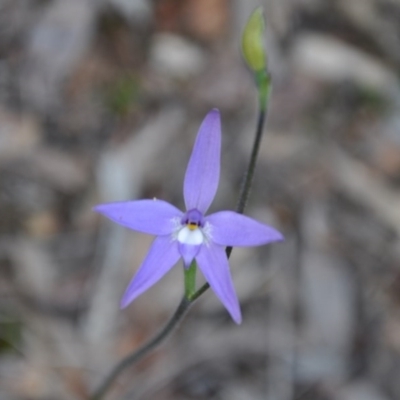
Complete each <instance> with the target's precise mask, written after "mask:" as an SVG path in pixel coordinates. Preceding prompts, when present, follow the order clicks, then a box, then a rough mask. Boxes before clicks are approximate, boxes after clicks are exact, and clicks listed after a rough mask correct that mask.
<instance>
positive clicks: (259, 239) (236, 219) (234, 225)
mask: <svg viewBox="0 0 400 400" xmlns="http://www.w3.org/2000/svg"><path fill="white" fill-rule="evenodd" d="M206 221H207V223H209V224H210V228H211V229H210V231H211V232H210V235H211V240H212V241H213V242H214V243H217V244H219V245H221V246H244V247H245V246H260V245H262V244H266V243H270V242H277V241H281V240H283V236H282V234H281V233H280V232H278V231H277V230H276V229H274V228H272V227H270V226H268V225H264V224H262V223H260V222H258V221H256V220H254V219H252V218H249V217H246V216H244V215H242V214H238V213H236V212H234V211H221V212H217V213H215V214H211V215H209V216H208V217H207V218H206Z"/></svg>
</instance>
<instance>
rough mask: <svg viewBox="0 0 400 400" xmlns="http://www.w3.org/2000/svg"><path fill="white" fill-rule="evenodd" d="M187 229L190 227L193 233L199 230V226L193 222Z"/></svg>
mask: <svg viewBox="0 0 400 400" xmlns="http://www.w3.org/2000/svg"><path fill="white" fill-rule="evenodd" d="M187 227H188V228H189V229H190V230H191V231H194V230H196V229H197V228H198V225H197V224H195V223H193V222H189V223H188V224H187Z"/></svg>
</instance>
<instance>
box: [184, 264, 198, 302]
mask: <svg viewBox="0 0 400 400" xmlns="http://www.w3.org/2000/svg"><path fill="white" fill-rule="evenodd" d="M196 272H197V263H196V261H195V260H193V261H192V263H191V264H190V267H189V268H185V297H186V298H187V299H188V300H189V301H190V300H191V298H192V296H193V294H194V292H195V291H196Z"/></svg>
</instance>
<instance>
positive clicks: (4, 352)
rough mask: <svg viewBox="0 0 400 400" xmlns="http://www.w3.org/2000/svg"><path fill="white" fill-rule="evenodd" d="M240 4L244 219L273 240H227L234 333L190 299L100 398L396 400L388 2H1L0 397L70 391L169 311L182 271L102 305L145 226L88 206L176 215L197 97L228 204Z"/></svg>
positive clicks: (215, 308) (136, 259)
mask: <svg viewBox="0 0 400 400" xmlns="http://www.w3.org/2000/svg"><path fill="white" fill-rule="evenodd" d="M260 4H261V5H263V6H264V8H265V16H266V20H267V25H268V26H267V31H266V35H265V36H266V37H265V39H266V46H267V49H268V55H269V66H270V70H271V74H272V77H273V82H274V86H273V95H272V99H271V102H270V107H269V115H268V121H267V126H266V132H265V137H264V141H263V144H262V148H261V152H260V159H259V163H258V168H257V171H256V175H255V182H254V186H253V190H252V193H251V197H250V202H249V205H248V208H247V212H246V213H247V214H248V215H249V216H252V217H254V218H257V219H259V220H261V221H264V222H265V223H268V224H270V225H273V226H274V227H276V228H277V229H279V230H281V231H282V232H283V233H284V234H285V237H286V241H285V242H284V243H282V244H276V245H271V246H265V247H261V248H257V249H234V251H233V255H232V258H231V267H232V273H233V276H234V282H235V286H236V288H237V292H238V294H239V297H240V301H241V304H242V310H243V317H244V322H243V323H242V325H241V326H236V325H235V324H234V323H233V322H232V321H231V319H230V318H229V315H228V314H227V312H226V311H225V309H224V308H223V307H222V305H221V304H220V302H219V301H218V300H217V299H216V298H215V295H214V294H213V293H212V292H211V291H209V292H207V293H206V294H205V295H204V296H203V297H202V298H201V299H200V300H199V301H198V302H197V303H196V304H195V305H194V306H193V308H192V309H191V312H190V313H189V315H188V316H187V317H186V319H185V321H184V322H183V324H182V325H181V327H180V328H179V330H178V331H177V332H176V333H175V334H174V335H173V337H172V338H171V339H170V340H169V341H168V342H167V343H166V344H165V345H164V346H162V347H161V348H160V349H159V350H157V351H156V352H154V353H153V354H152V355H151V356H150V357H148V358H146V359H145V360H143V361H142V362H141V363H140V364H138V365H137V366H135V367H133V368H131V369H130V370H129V371H127V373H126V374H124V375H123V376H121V377H120V379H119V380H118V384H117V385H116V386H115V387H114V389H113V391H112V392H111V393H110V396H109V398H110V399H156V400H161V399H163V400H168V399H178V400H180V399H197V400H200V399H211V400H212V399H219V400H225V399H229V400H242V399H243V400H248V399H252V400H258V399H260V400H261V399H268V400H300V399H302V400H319V399H321V400H395V399H398V398H400V380H399V376H400V265H399V259H400V241H399V239H400V113H399V107H400V92H399V85H398V74H399V70H400V2H399V1H398V0H352V1H346V0H325V1H324V0H268V1H267V0H265V1H264V2H263V3H262V2H261V1H256V0H246V1H240V0H186V1H184V0H158V1H156V0H154V1H146V0H68V1H65V0H1V1H0V399H1V400H3V399H4V400H51V399H54V400H64V399H66V400H68V399H85V398H87V396H88V393H90V392H91V391H92V390H93V388H95V387H96V386H97V385H98V384H99V383H100V382H101V379H102V378H103V377H104V376H105V375H106V374H107V372H108V371H109V370H110V368H111V367H112V366H113V365H114V364H115V363H116V362H117V361H118V360H119V359H120V358H121V357H123V356H125V355H126V354H128V353H129V352H131V351H132V350H133V349H135V348H136V347H137V346H139V345H140V344H141V343H143V341H144V340H146V339H147V338H149V336H151V335H152V334H153V333H154V332H155V331H157V330H158V329H159V327H160V326H162V324H163V323H164V322H165V321H166V320H167V319H168V317H169V316H170V315H171V314H172V312H173V311H174V309H175V307H176V306H177V304H178V302H179V299H180V298H181V296H182V292H183V282H182V267H181V265H179V266H177V267H176V268H175V269H174V270H173V271H171V273H169V274H168V275H167V276H166V277H165V278H164V279H163V280H162V281H161V282H159V283H158V284H157V285H156V286H155V287H153V288H152V289H151V290H149V291H148V292H146V293H145V294H143V295H142V296H141V297H140V298H139V299H138V300H136V301H135V302H133V304H132V305H130V306H129V307H128V308H127V309H126V310H123V311H121V310H119V306H118V304H119V299H120V297H121V295H122V293H123V292H124V290H125V288H126V286H127V284H128V282H129V280H130V279H131V277H132V275H133V273H134V272H135V270H136V269H137V268H138V266H139V265H140V262H141V260H142V259H143V257H144V255H145V254H146V252H147V249H148V247H149V245H150V243H151V240H152V238H151V237H149V236H146V235H142V234H136V233H134V232H131V231H128V230H127V229H124V228H122V227H119V226H116V225H113V224H112V223H110V222H109V221H107V220H105V218H102V217H100V216H99V215H96V214H95V213H94V212H92V207H93V206H94V205H95V204H98V203H101V202H106V201H115V200H128V199H138V198H151V197H157V198H161V199H165V200H167V201H169V202H171V203H173V204H175V205H176V206H178V207H180V208H183V199H182V182H183V176H184V172H185V168H186V164H187V161H188V158H189V155H190V152H191V148H192V145H193V142H194V139H195V135H196V133H197V129H198V127H199V125H200V123H201V121H202V119H203V118H204V116H205V114H206V113H207V112H208V111H209V110H210V109H211V108H213V107H217V108H219V109H220V110H221V114H222V124H223V153H222V175H221V183H220V187H219V191H218V194H217V198H216V200H215V201H214V203H213V205H212V208H211V212H212V211H216V210H220V209H234V207H235V205H236V201H237V196H238V190H239V187H240V182H241V179H242V176H243V172H244V169H245V166H246V163H247V160H248V156H249V152H250V148H251V143H252V139H253V135H254V130H255V124H256V114H257V102H256V91H255V87H254V84H253V82H252V77H251V75H250V73H249V72H248V71H247V70H246V67H245V66H244V63H243V61H242V60H241V56H240V51H239V39H240V33H241V30H242V28H243V26H244V24H245V21H246V20H247V18H248V16H249V15H250V14H251V12H252V11H253V10H254V8H255V7H257V6H258V5H260ZM199 280H200V281H201V277H199Z"/></svg>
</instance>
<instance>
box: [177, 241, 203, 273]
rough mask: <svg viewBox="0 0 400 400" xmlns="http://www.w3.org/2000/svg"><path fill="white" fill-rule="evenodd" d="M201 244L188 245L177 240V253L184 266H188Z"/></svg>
mask: <svg viewBox="0 0 400 400" xmlns="http://www.w3.org/2000/svg"><path fill="white" fill-rule="evenodd" d="M200 247H201V245H190V244H186V243H180V242H178V249H179V253H180V254H181V256H182V258H183V263H184V264H185V267H186V268H188V267H189V266H190V264H191V263H192V261H193V259H194V258H195V257H196V255H197V253H198V252H199V250H200Z"/></svg>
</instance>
